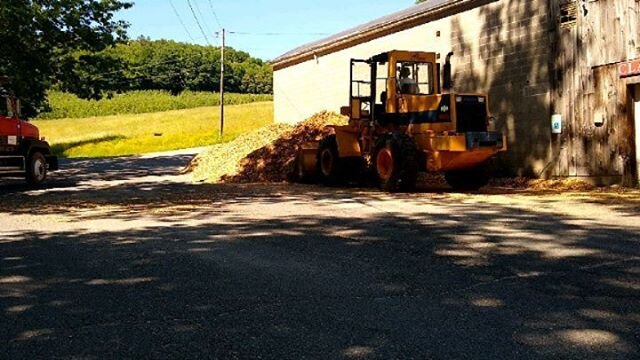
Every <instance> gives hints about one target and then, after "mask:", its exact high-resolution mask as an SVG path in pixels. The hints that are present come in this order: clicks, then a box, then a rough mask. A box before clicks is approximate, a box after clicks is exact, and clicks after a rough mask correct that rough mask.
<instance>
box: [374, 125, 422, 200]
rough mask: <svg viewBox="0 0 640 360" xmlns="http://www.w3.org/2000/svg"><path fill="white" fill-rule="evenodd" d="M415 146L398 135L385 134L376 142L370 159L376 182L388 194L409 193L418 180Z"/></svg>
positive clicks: (408, 139) (407, 139) (407, 137)
mask: <svg viewBox="0 0 640 360" xmlns="http://www.w3.org/2000/svg"><path fill="white" fill-rule="evenodd" d="M417 154H418V151H417V148H416V144H415V142H414V141H413V139H411V138H410V137H409V136H407V135H404V134H400V133H391V134H386V135H383V136H382V137H380V139H379V140H378V142H377V144H376V147H375V151H374V155H373V158H372V163H373V167H374V170H375V174H376V180H377V181H378V183H379V184H380V187H381V188H382V189H383V190H385V191H389V192H398V191H411V190H414V189H415V187H416V181H417V179H418V160H417Z"/></svg>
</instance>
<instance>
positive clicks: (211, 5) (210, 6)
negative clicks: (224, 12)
mask: <svg viewBox="0 0 640 360" xmlns="http://www.w3.org/2000/svg"><path fill="white" fill-rule="evenodd" d="M209 8H211V12H212V13H213V18H214V19H216V22H217V23H218V27H219V28H221V29H222V28H223V27H224V26H222V24H221V23H220V19H218V14H216V11H215V10H214V9H213V3H212V2H211V0H209Z"/></svg>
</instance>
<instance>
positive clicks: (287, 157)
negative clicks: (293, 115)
mask: <svg viewBox="0 0 640 360" xmlns="http://www.w3.org/2000/svg"><path fill="white" fill-rule="evenodd" d="M346 123H347V119H346V118H345V117H342V116H340V115H337V114H335V113H330V112H322V113H318V114H316V115H314V116H312V117H310V118H309V119H307V120H305V121H303V122H301V123H298V124H296V125H295V126H290V125H284V124H275V125H270V126H267V127H265V128H262V129H258V130H256V131H254V132H251V133H248V134H244V135H242V136H239V137H238V138H236V139H235V140H233V141H231V142H228V143H225V144H218V145H214V146H212V147H210V148H209V149H207V150H205V151H204V152H202V153H201V154H199V155H198V156H196V157H195V158H194V159H193V160H192V161H191V163H190V164H189V165H188V166H187V167H186V168H185V169H184V171H185V172H190V171H191V172H193V179H194V181H204V182H210V183H221V182H222V183H251V182H282V181H286V180H287V179H288V178H289V177H290V175H291V174H292V173H293V171H294V169H295V158H296V152H297V150H298V147H299V146H300V145H302V144H304V143H306V142H311V141H318V140H320V139H321V138H322V137H323V136H325V135H326V134H329V133H331V132H332V129H331V128H327V126H328V125H345V124H346Z"/></svg>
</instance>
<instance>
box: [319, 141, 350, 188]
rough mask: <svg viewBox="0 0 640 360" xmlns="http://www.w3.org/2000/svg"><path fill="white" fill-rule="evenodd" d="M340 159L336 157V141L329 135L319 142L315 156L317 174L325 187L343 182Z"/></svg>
mask: <svg viewBox="0 0 640 360" xmlns="http://www.w3.org/2000/svg"><path fill="white" fill-rule="evenodd" d="M341 160H342V159H340V156H339V155H338V141H337V140H336V136H335V135H329V136H327V137H325V138H324V139H322V141H320V146H319V147H318V155H317V165H316V166H317V167H318V171H317V174H318V176H319V178H320V181H321V182H322V183H323V184H325V185H330V186H334V185H339V184H341V183H342V182H343V181H344V173H343V170H344V169H343V166H342V161H341Z"/></svg>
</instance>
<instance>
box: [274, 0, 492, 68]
mask: <svg viewBox="0 0 640 360" xmlns="http://www.w3.org/2000/svg"><path fill="white" fill-rule="evenodd" d="M495 1H498V0H460V1H458V2H454V3H448V4H444V5H442V6H440V7H437V8H433V9H430V10H428V11H425V12H423V13H419V14H414V15H413V16H409V17H406V18H402V19H397V20H394V21H391V22H389V23H386V24H381V25H380V26H379V27H375V28H372V29H368V30H365V31H362V32H356V33H353V34H350V35H348V36H345V37H344V38H342V39H338V40H337V41H335V42H333V43H329V44H323V45H319V46H317V47H313V48H310V49H307V50H305V51H302V52H300V53H298V54H293V55H291V56H289V57H283V58H279V59H275V60H274V61H273V62H272V65H273V70H274V71H278V70H282V69H285V68H287V67H290V66H293V65H297V64H300V63H303V62H306V61H309V60H312V59H314V58H315V57H320V56H324V55H327V54H331V53H334V52H337V51H340V50H344V49H346V48H349V47H352V46H355V45H358V44H362V43H365V42H368V41H371V40H374V39H377V38H380V37H383V36H386V35H390V34H393V33H395V32H398V31H403V30H407V29H410V28H413V27H415V26H418V25H422V24H426V23H428V22H431V21H434V20H437V19H440V18H443V17H446V16H449V15H451V14H452V12H460V11H466V10H469V9H472V8H474V7H476V6H478V5H479V4H482V5H484V4H487V3H490V2H495Z"/></svg>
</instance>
